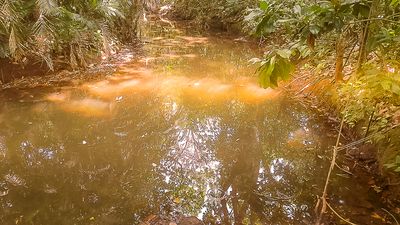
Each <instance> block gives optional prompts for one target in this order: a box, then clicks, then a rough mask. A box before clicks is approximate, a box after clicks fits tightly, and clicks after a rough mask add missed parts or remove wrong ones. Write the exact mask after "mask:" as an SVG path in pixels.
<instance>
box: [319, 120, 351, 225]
mask: <svg viewBox="0 0 400 225" xmlns="http://www.w3.org/2000/svg"><path fill="white" fill-rule="evenodd" d="M343 124H344V118H343V119H342V122H341V123H340V128H339V134H338V136H337V139H336V144H335V147H334V148H333V156H332V161H331V165H330V167H329V171H328V175H327V177H326V181H325V186H324V191H323V192H322V196H321V200H322V208H321V211H320V212H319V215H318V217H317V221H316V225H319V224H320V223H321V220H322V215H323V214H324V213H325V212H326V206H327V205H328V202H327V201H326V196H327V195H328V185H329V180H330V178H331V174H332V171H333V168H334V167H335V164H336V156H337V153H338V146H339V142H340V137H341V134H342V130H343ZM316 207H317V208H318V205H317V206H316Z"/></svg>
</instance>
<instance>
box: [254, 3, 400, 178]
mask: <svg viewBox="0 0 400 225" xmlns="http://www.w3.org/2000/svg"><path fill="white" fill-rule="evenodd" d="M399 3H400V1H397V0H392V1H379V0H371V1H366V0H352V1H350V0H343V1H340V0H332V1H307V0H303V1H281V0H274V1H267V0H262V1H260V4H259V7H258V8H256V9H254V10H253V11H252V12H251V13H250V14H249V15H248V17H247V19H248V20H256V21H258V23H257V26H256V27H255V29H254V34H256V35H258V36H262V37H263V36H264V37H265V36H267V37H268V36H272V35H279V36H280V37H281V39H283V40H285V41H284V42H283V43H282V44H281V45H280V46H279V47H277V48H278V49H279V50H277V49H272V50H271V51H268V52H267V53H266V55H265V59H264V60H262V65H261V69H260V70H259V71H260V73H259V76H260V83H261V84H262V86H264V87H274V86H277V80H285V79H287V78H288V77H289V75H290V72H291V71H292V70H290V69H286V70H278V71H275V70H276V69H275V68H289V67H288V66H287V65H288V63H289V61H290V62H292V63H294V62H296V61H298V60H299V59H307V60H308V62H310V63H309V64H313V65H314V66H315V67H318V66H319V65H321V64H326V63H327V64H330V65H332V67H333V68H334V76H333V77H334V80H335V81H336V82H337V83H338V85H337V86H336V87H337V92H338V95H339V97H338V98H337V103H338V104H339V106H338V108H339V109H340V111H341V113H342V114H343V115H344V119H345V121H346V122H347V123H348V124H350V125H351V126H357V127H363V129H364V132H365V133H366V134H368V133H374V134H375V133H378V134H379V135H376V136H375V141H380V140H382V141H383V140H385V141H387V140H390V138H389V137H388V136H385V134H386V132H388V130H390V129H396V128H397V126H398V125H399V124H400V121H399V117H400V103H399V102H400V101H399V100H400V73H399V59H400V54H399V53H400V36H399V35H400V20H399V18H400V7H399ZM282 34H283V35H282ZM276 52H288V54H287V55H286V57H284V58H285V59H286V60H280V61H276V60H274V61H272V60H271V59H273V58H274V57H276ZM299 66H301V65H299ZM346 66H347V70H346V71H348V72H347V74H344V68H345V67H346ZM271 71H273V72H271ZM330 72H331V70H327V72H326V73H330ZM343 80H346V82H341V81H343ZM379 132H380V133H379ZM385 137H386V138H385ZM391 151H392V152H395V154H392V156H395V155H400V149H399V147H398V146H397V147H396V146H392V148H391ZM396 152H397V153H396ZM383 154H385V153H383ZM397 159H398V157H397V158H395V157H392V158H387V159H386V160H388V161H389V162H391V161H393V160H395V162H397ZM387 165H389V167H390V168H394V169H395V170H396V171H399V170H400V167H396V165H397V164H396V163H389V164H387Z"/></svg>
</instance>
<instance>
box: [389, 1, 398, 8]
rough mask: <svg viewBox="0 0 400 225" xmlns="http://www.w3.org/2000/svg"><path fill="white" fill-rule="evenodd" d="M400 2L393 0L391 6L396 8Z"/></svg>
mask: <svg viewBox="0 0 400 225" xmlns="http://www.w3.org/2000/svg"><path fill="white" fill-rule="evenodd" d="M399 4H400V0H392V1H391V2H390V7H392V8H396V7H397V6H398V5H399Z"/></svg>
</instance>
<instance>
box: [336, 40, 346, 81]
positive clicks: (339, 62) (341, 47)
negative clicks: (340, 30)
mask: <svg viewBox="0 0 400 225" xmlns="http://www.w3.org/2000/svg"><path fill="white" fill-rule="evenodd" d="M345 49H346V47H345V43H344V40H343V38H342V35H341V34H339V37H338V39H337V40H336V67H335V81H336V82H341V81H343V59H344V51H345Z"/></svg>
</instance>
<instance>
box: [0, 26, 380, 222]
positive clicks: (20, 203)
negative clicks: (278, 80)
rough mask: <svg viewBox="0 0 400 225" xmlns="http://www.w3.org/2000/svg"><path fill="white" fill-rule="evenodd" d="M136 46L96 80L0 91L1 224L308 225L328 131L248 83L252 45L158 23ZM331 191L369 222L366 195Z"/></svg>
mask: <svg viewBox="0 0 400 225" xmlns="http://www.w3.org/2000/svg"><path fill="white" fill-rule="evenodd" d="M145 40H146V41H145V45H144V49H145V54H144V55H145V56H143V57H141V58H139V59H134V60H129V55H126V58H125V59H123V58H121V65H119V66H118V68H117V69H116V71H115V73H114V74H113V75H112V76H107V77H105V79H104V80H100V81H96V82H90V83H86V84H84V85H81V86H75V87H63V88H59V89H57V90H44V89H33V90H26V89H25V90H6V91H3V92H2V93H1V98H2V99H3V100H2V101H1V103H0V112H1V113H0V223H1V224H4V225H8V224H10V225H11V224H42V225H51V224H58V225H64V224H65V225H67V224H68V225H69V224H96V225H99V224H119V225H121V224H138V223H139V222H140V221H141V220H143V219H144V218H145V217H146V216H148V215H152V214H156V215H166V216H170V217H179V216H181V215H184V216H197V217H198V218H200V219H202V220H203V221H205V222H206V224H234V223H236V224H241V223H240V222H239V221H242V222H243V223H244V224H282V225H283V224H312V221H313V219H314V212H313V210H314V206H315V203H316V196H317V195H320V194H321V193H322V185H323V183H324V180H325V177H326V170H327V168H328V162H329V157H330V152H331V149H332V145H333V144H334V136H335V133H336V131H335V130H332V129H331V128H329V127H327V126H326V125H325V124H323V123H322V122H321V120H320V119H319V117H318V115H317V114H315V113H313V112H311V111H310V110H309V109H307V108H306V107H305V106H303V105H302V104H300V103H299V102H297V101H295V100H293V99H291V98H290V96H287V94H285V93H284V92H282V91H278V90H271V89H267V90H265V89H261V88H259V86H258V85H257V83H256V79H255V77H254V70H255V67H254V66H252V65H250V64H249V63H248V60H249V59H251V58H253V57H257V56H259V55H260V51H259V50H258V49H257V46H256V45H254V44H252V43H248V42H246V41H244V40H243V39H236V38H235V37H231V36H227V35H226V34H212V35H211V34H210V35H209V36H201V35H199V34H196V32H195V31H193V30H191V29H190V28H185V27H180V28H179V29H178V28H172V27H170V26H169V25H168V24H155V25H151V26H150V29H149V30H148V31H147V32H146V35H145ZM124 60H125V61H124ZM336 174H339V175H341V176H337V175H336ZM343 176H344V177H343ZM332 190H334V191H333V193H334V194H333V195H332V197H331V202H332V204H333V205H334V206H335V207H337V209H338V211H339V212H341V213H343V214H344V215H346V216H348V217H351V218H356V219H359V220H362V221H363V223H364V224H373V223H376V224H379V222H380V221H379V220H376V221H374V220H373V219H370V216H369V213H370V212H371V211H372V210H373V207H377V206H373V204H371V203H370V202H371V201H373V198H372V197H371V196H369V194H370V192H369V191H368V189H365V188H362V185H361V184H359V183H357V182H353V180H352V178H349V177H346V176H345V175H343V174H341V172H340V171H335V174H334V179H333V187H332Z"/></svg>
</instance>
